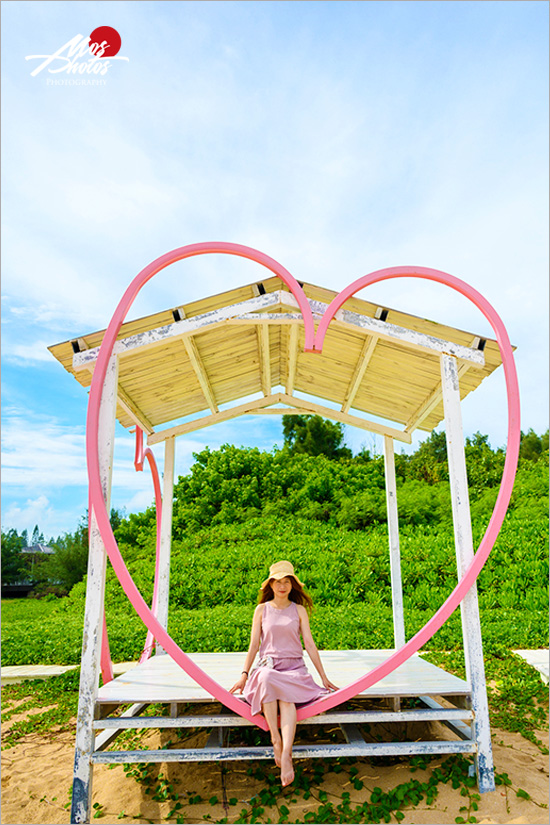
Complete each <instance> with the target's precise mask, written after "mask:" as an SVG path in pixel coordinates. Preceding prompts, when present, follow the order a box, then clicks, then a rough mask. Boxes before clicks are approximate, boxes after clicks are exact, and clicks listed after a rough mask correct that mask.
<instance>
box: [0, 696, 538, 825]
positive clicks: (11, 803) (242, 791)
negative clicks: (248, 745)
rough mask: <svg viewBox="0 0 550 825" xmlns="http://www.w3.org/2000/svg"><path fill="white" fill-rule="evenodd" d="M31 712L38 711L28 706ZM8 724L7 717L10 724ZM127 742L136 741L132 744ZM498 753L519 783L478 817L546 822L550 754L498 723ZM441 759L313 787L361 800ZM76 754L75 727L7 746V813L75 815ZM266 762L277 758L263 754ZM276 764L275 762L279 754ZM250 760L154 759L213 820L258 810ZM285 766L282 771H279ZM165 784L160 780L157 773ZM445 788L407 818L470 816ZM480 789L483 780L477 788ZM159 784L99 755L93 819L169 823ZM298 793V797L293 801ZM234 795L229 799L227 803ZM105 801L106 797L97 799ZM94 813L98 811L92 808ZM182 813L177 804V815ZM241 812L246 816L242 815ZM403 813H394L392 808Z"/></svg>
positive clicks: (200, 739) (152, 735) (195, 818)
mask: <svg viewBox="0 0 550 825" xmlns="http://www.w3.org/2000/svg"><path fill="white" fill-rule="evenodd" d="M29 712H32V711H29ZM6 727H7V726H6ZM432 730H433V731H435V732H436V733H437V734H438V735H439V737H440V738H442V739H448V738H452V737H453V735H452V733H451V732H450V731H449V730H448V729H447V728H444V727H443V726H442V725H439V724H437V725H436V726H434V727H433V729H432ZM538 736H539V738H540V739H542V741H544V742H547V740H548V733H547V732H545V731H539V732H538ZM170 737H172V739H173V738H174V732H171V733H170V732H169V731H160V732H159V731H148V732H146V733H145V734H143V739H142V742H143V744H144V745H147V746H148V747H152V748H158V747H163V746H165V745H166V743H167V741H168V739H169V738H170ZM205 739H206V733H205V732H204V731H201V732H197V733H196V734H192V738H191V739H189V740H188V743H187V744H188V745H189V746H192V747H201V746H202V745H204V742H205ZM126 747H128V746H126ZM493 753H494V761H495V769H496V771H497V772H499V773H503V772H506V773H507V774H508V776H509V777H510V780H511V782H512V785H511V787H508V788H505V787H503V786H497V789H496V791H494V792H492V793H487V794H483V795H482V796H481V799H480V801H479V803H478V804H479V810H478V811H477V812H476V811H473V810H472V811H471V815H475V816H476V819H477V822H478V823H482V824H483V825H492V824H493V823H503V825H504V823H507V825H512V824H514V825H520V823H521V824H522V825H538V823H547V822H548V821H549V820H548V781H549V777H548V756H544V755H543V754H541V752H540V751H539V749H538V748H537V747H536V746H535V745H533V744H531V743H530V742H529V741H527V740H525V739H524V738H523V737H521V735H520V734H513V733H508V732H505V731H501V730H498V729H493ZM444 758H446V757H443V758H442V759H441V760H438V761H436V760H434V761H433V762H431V763H430V764H429V766H428V769H427V770H417V771H415V772H411V771H410V768H409V766H408V765H405V764H396V765H391V766H383V767H379V766H373V765H372V764H371V763H370V762H369V760H367V759H358V760H357V762H356V764H355V766H354V767H355V768H357V770H358V773H357V778H358V779H360V780H362V781H363V783H364V787H363V788H362V789H361V790H355V788H354V787H353V784H352V781H351V778H350V776H349V773H347V771H349V768H347V767H346V768H344V769H343V771H342V772H341V773H339V774H334V773H329V774H327V775H326V777H325V779H324V782H323V783H322V784H321V785H320V786H318V787H317V788H314V795H318V793H319V790H322V791H324V792H325V793H326V794H327V798H328V801H330V802H333V804H334V805H335V806H336V805H338V804H340V803H341V798H342V793H343V792H344V791H348V792H349V793H350V798H351V803H352V806H353V807H354V806H355V805H357V804H361V803H363V802H365V801H369V800H370V795H371V793H372V790H373V789H374V788H375V787H379V788H382V790H385V791H389V790H391V789H392V788H395V787H396V786H397V785H399V784H400V783H406V782H409V781H411V780H412V779H416V780H418V781H420V782H425V781H427V779H428V778H429V776H430V772H431V770H432V769H433V768H434V767H435V766H436V765H437V764H439V763H440V762H441V761H443V759H444ZM73 759H74V729H72V730H70V731H62V732H56V731H55V730H54V731H52V732H51V733H50V734H48V736H38V735H36V734H29V735H27V736H26V737H25V738H24V739H22V740H21V741H20V742H18V743H17V744H16V745H15V746H14V747H12V748H10V749H7V750H4V751H3V753H2V812H1V821H2V823H13V824H14V825H15V824H16V823H17V825H23V823H52V824H55V825H61V823H66V822H67V823H68V822H70V813H69V809H68V807H66V806H67V805H68V802H69V794H70V789H71V784H72V770H73ZM262 764H263V765H267V764H268V763H267V762H265V763H262ZM269 764H272V765H273V770H274V772H276V768H275V766H274V763H269ZM296 764H298V765H299V764H306V765H308V766H312V765H313V764H314V763H313V762H312V761H311V760H303V761H302V762H299V761H297V763H296ZM249 765H250V763H248V762H230V763H225V766H224V767H225V773H224V771H223V770H222V765H221V764H219V763H204V764H190V763H187V764H184V763H179V764H176V763H167V764H162V765H154V766H151V771H152V775H153V776H154V777H157V776H158V775H159V774H160V775H162V777H164V778H165V779H167V780H169V782H170V783H171V784H172V786H173V788H174V791H176V792H178V793H179V794H180V795H181V801H182V802H184V806H183V808H182V809H181V810H180V811H178V814H177V815H179V816H180V817H181V819H180V821H181V822H186V823H192V822H205V819H204V817H205V816H206V815H208V816H210V817H211V821H214V822H215V821H217V820H218V821H219V820H222V819H223V818H224V817H228V820H227V821H228V822H235V821H236V820H237V819H239V818H240V817H239V814H240V812H241V811H242V810H243V808H244V809H247V810H250V806H249V804H248V803H249V801H250V799H251V797H253V796H254V795H255V794H256V793H257V792H258V791H259V790H260V789H261V788H263V787H265V784H266V783H265V780H262V781H259V780H257V779H255V778H253V777H250V776H248V775H247V773H246V771H247V768H248V767H249ZM276 775H278V773H277V774H276ZM155 785H158V781H157V782H156V783H155ZM277 787H278V790H279V792H280V795H279V798H278V800H277V803H278V805H279V806H280V805H283V804H284V805H286V806H287V807H288V808H289V811H290V813H289V817H288V821H289V822H290V823H292V822H295V821H296V819H298V818H299V819H301V820H303V817H304V814H305V813H307V811H308V810H309V811H315V810H317V808H318V807H319V806H320V804H321V802H320V801H319V800H318V799H316V798H314V796H312V797H310V798H309V799H308V800H304V799H303V794H300V795H299V796H298V797H294V796H293V795H292V793H291V792H289V791H288V790H287V791H286V792H285V793H284V794H283V792H282V790H281V788H280V786H277ZM518 788H522V789H523V790H525V791H526V792H527V793H528V794H529V795H530V799H528V800H526V799H520V798H517V796H516V790H517V789H518ZM438 790H439V793H438V795H437V797H436V798H435V799H434V801H433V803H432V804H431V805H427V804H426V802H425V801H423V802H420V803H419V804H418V806H416V807H411V806H409V807H404V808H403V809H402V811H403V813H404V815H405V818H404V819H403V823H405V825H408V823H410V824H411V825H413V823H426V825H432V823H433V825H446V823H454V822H455V817H457V816H463V817H465V818H466V814H465V813H464V811H460V808H461V806H463V805H465V803H466V802H467V800H466V799H465V797H463V796H461V795H460V790H459V789H457V790H453V788H452V787H451V786H450V783H448V784H442V783H440V784H439V785H438ZM187 792H193V793H194V794H200V795H201V796H202V797H203V799H204V800H205V801H204V802H203V803H201V804H193V805H189V804H188V803H187ZM473 792H476V789H475V788H474V789H473ZM152 795H153V792H150V793H149V794H147V793H145V786H144V785H142V784H138V783H137V782H136V780H135V779H134V778H132V777H128V776H127V775H126V773H125V772H124V768H123V766H122V765H117V766H115V767H109V766H107V765H99V766H97V767H96V768H95V769H94V788H93V803H94V804H95V805H96V808H95V809H94V813H98V812H99V813H100V814H101V816H99V817H96V818H92V822H98V823H99V822H101V823H130V822H132V823H145V822H153V823H161V822H165V821H166V817H167V816H168V814H169V813H170V811H171V810H172V809H173V808H174V805H175V802H173V801H165V802H163V801H159V800H154V799H152V798H151V797H152ZM214 796H216V797H217V798H218V800H219V801H218V802H217V803H216V804H210V803H209V801H208V800H209V799H210V798H212V797H214ZM234 798H236V799H237V800H238V802H237V804H236V805H229V804H228V801H229V800H231V799H234ZM293 799H297V801H296V802H293V801H292V800H293ZM224 801H225V805H224ZM97 806H100V807H97ZM92 816H93V815H92ZM268 817H270V818H271V820H272V821H273V822H278V820H279V812H278V811H277V809H276V808H269V807H266V808H265V813H264V815H263V816H262V820H263V821H264V822H266V821H267V818H268ZM170 821H172V822H174V823H175V822H176V814H174V815H173V816H172V818H171V820H170ZM241 821H242V820H241ZM392 821H393V822H395V819H393V818H392Z"/></svg>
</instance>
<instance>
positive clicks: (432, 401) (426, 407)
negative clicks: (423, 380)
mask: <svg viewBox="0 0 550 825" xmlns="http://www.w3.org/2000/svg"><path fill="white" fill-rule="evenodd" d="M469 369H470V364H468V363H464V364H461V365H460V367H459V368H458V377H459V379H460V378H462V376H463V375H465V374H466V373H467V372H468V370H469ZM442 398H443V389H442V387H441V384H440V383H438V384H437V386H436V387H435V388H434V390H433V391H432V392H431V393H430V394H429V395H428V397H427V398H426V400H425V401H423V402H422V404H421V405H420V406H419V407H418V409H417V410H416V411H415V412H414V413H413V415H411V417H410V418H409V420H408V421H407V424H406V425H405V432H408V433H410V432H413V431H414V430H416V428H417V427H419V426H420V425H421V424H422V422H423V421H424V420H425V419H426V418H427V417H428V416H429V415H430V413H431V412H432V411H433V410H434V409H435V408H436V407H437V405H438V404H439V403H441V399H442Z"/></svg>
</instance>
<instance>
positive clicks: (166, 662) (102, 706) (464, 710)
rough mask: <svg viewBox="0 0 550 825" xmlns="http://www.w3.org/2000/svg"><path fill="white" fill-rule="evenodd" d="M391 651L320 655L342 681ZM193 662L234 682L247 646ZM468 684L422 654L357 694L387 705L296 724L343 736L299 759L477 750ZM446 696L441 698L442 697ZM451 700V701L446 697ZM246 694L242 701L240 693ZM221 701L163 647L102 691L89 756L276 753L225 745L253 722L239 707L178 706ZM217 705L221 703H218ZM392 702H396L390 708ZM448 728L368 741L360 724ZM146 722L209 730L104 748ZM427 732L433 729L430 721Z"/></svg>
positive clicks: (303, 750)
mask: <svg viewBox="0 0 550 825" xmlns="http://www.w3.org/2000/svg"><path fill="white" fill-rule="evenodd" d="M391 652H392V651H391V650H324V651H323V652H322V659H323V664H324V667H325V670H326V671H327V674H328V676H329V678H330V679H331V680H332V681H334V682H335V683H336V684H339V685H342V686H344V685H346V684H349V683H350V682H352V681H354V680H355V679H358V678H359V677H360V676H361V675H363V674H364V673H366V672H367V671H369V670H371V669H372V668H373V667H375V666H376V665H378V664H380V663H381V662H383V661H384V660H385V659H387V658H388V656H389V655H390V653H391ZM190 656H191V658H192V659H193V661H194V662H195V663H196V664H197V665H199V667H201V668H203V669H204V670H205V671H206V672H207V673H208V674H209V675H210V676H212V677H213V678H214V679H216V680H217V681H219V683H220V684H222V685H224V686H225V687H228V688H229V687H231V686H232V685H233V684H234V683H235V682H236V681H237V679H238V678H239V676H240V674H241V671H242V664H243V661H244V658H245V653H193V654H190ZM305 659H306V664H307V667H308V669H309V670H310V672H311V673H312V675H316V674H315V670H314V668H313V666H312V664H311V662H310V660H309V657H307V654H306V656H305ZM470 696H471V690H470V686H469V685H468V683H467V682H465V681H464V680H463V679H459V678H457V677H456V676H453V675H452V674H450V673H447V672H446V671H444V670H442V668H439V667H436V666H435V665H432V664H430V663H429V662H426V661H425V660H424V659H422V658H421V657H420V656H419V655H418V654H417V655H415V656H413V657H411V658H410V659H409V660H408V661H407V662H405V663H404V664H403V665H401V667H399V668H397V669H396V670H395V671H394V672H393V673H391V674H390V675H389V676H387V677H386V678H385V679H382V680H381V681H380V682H378V683H377V684H376V685H373V686H372V687H371V688H368V689H367V690H365V691H363V692H362V693H360V694H358V698H360V699H364V700H367V699H377V700H379V699H390V703H389V705H390V707H389V708H387V707H386V708H384V707H378V708H376V709H373V707H372V704H371V705H369V703H368V702H365V703H364V706H363V707H361V709H358V708H357V709H355V710H347V709H345V707H344V708H338V707H336V708H334V709H332V710H329V711H327V712H326V713H322V714H319V715H317V716H314V717H312V718H310V719H304V720H302V721H301V722H299V723H298V724H300V725H304V726H307V725H314V726H329V727H330V726H334V725H337V726H338V727H339V728H340V729H341V731H342V734H343V741H342V742H340V743H334V744H328V743H326V744H318V743H316V742H315V741H312V742H311V743H309V744H300V745H296V747H295V748H294V754H295V756H296V757H298V758H319V757H321V758H323V757H324V758H326V757H333V756H376V755H380V754H386V755H395V756H399V755H401V756H404V755H409V754H414V753H432V754H442V753H473V754H476V752H477V743H476V741H475V736H474V732H473V729H472V726H473V723H474V714H473V712H472V710H471V709H470V703H469V700H470ZM406 697H416V698H417V699H419V700H420V701H419V702H418V703H416V706H415V707H414V708H406V707H402V706H401V702H400V700H401V699H402V698H406ZM443 697H444V698H443ZM449 700H450V701H449ZM243 701H244V700H243ZM193 702H200V703H204V702H206V703H212V702H216V700H215V699H213V698H212V696H210V694H208V693H207V692H206V691H205V690H204V689H203V688H201V687H200V686H199V685H197V684H196V683H195V682H194V681H193V680H192V679H191V678H190V677H189V676H188V675H187V674H186V673H185V671H183V670H182V669H181V668H180V667H179V666H178V665H177V664H176V663H175V662H174V661H173V659H172V658H171V657H170V656H168V655H166V654H164V655H158V656H153V657H152V658H151V659H149V661H147V662H144V663H143V664H141V665H136V667H134V668H132V669H131V670H127V671H126V672H124V673H122V674H121V675H119V676H117V677H116V678H115V679H113V680H112V681H111V682H109V683H108V684H106V685H104V686H103V687H101V688H100V690H99V696H98V699H97V703H96V714H95V717H96V718H95V720H94V722H93V728H94V731H100V732H99V733H98V734H97V735H96V738H95V747H94V751H93V753H92V754H91V760H92V762H94V763H96V762H136V761H139V762H142V761H150V762H159V761H160V762H164V761H195V762H202V761H210V760H216V761H225V760H235V759H236V760H240V759H272V758H273V749H272V748H271V747H267V746H260V747H250V746H245V747H243V746H231V747H228V734H227V732H228V731H229V730H230V729H231V728H238V727H243V726H249V725H251V724H252V723H251V722H250V721H249V720H248V719H245V718H243V717H241V716H238V715H237V714H235V713H234V712H232V711H230V710H228V709H224V708H223V706H222V707H221V709H220V710H217V711H215V712H214V713H213V714H210V713H206V714H205V713H203V714H200V715H196V714H192V713H187V714H186V715H183V716H180V715H178V712H181V710H184V709H185V705H186V703H193ZM130 703H132V704H131V706H130V707H129V708H127V709H126V710H125V711H124V713H123V715H122V716H111V715H110V714H111V712H112V711H113V710H114V709H115V708H116V707H118V706H119V705H125V704H130ZM152 703H154V704H170V716H142V715H141V714H142V712H143V711H144V710H145V709H146V708H147V706H148V705H150V704H152ZM218 704H219V703H218ZM392 708H393V709H392ZM435 721H439V722H442V723H443V724H445V725H446V726H447V727H449V728H450V729H451V730H452V731H453V733H454V734H455V735H456V738H454V739H452V740H449V741H441V740H437V739H435V740H434V739H429V738H428V739H427V740H424V741H414V742H394V741H391V742H383V743H382V742H373V741H366V740H365V737H364V735H363V733H362V732H361V730H360V729H359V728H358V727H357V726H358V725H364V724H369V723H371V724H372V723H375V724H376V723H381V722H383V723H388V722H401V723H403V722H426V723H429V722H435ZM129 728H133V729H144V728H149V729H151V728H156V729H166V728H176V729H177V728H207V729H208V730H210V731H211V733H210V735H209V737H208V741H207V743H206V745H205V746H204V747H202V748H183V749H164V750H161V751H153V750H151V751H141V750H140V751H135V752H134V751H113V750H109V751H106V748H107V747H108V745H110V744H111V743H112V742H113V741H114V740H115V739H116V737H117V736H118V734H119V733H120V732H121V731H122V730H127V729H129ZM426 733H428V734H429V728H428V727H427V728H426Z"/></svg>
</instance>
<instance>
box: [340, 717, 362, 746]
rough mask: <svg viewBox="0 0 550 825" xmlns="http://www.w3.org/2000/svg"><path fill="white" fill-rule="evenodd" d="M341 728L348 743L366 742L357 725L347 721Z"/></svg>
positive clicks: (360, 743) (359, 743)
mask: <svg viewBox="0 0 550 825" xmlns="http://www.w3.org/2000/svg"><path fill="white" fill-rule="evenodd" d="M340 729H341V731H342V733H343V734H344V738H345V740H346V742H347V743H348V745H360V746H362V745H364V744H365V737H364V736H363V734H362V733H361V731H360V730H359V728H358V727H357V725H350V724H349V723H345V724H343V725H340ZM361 749H362V748H361Z"/></svg>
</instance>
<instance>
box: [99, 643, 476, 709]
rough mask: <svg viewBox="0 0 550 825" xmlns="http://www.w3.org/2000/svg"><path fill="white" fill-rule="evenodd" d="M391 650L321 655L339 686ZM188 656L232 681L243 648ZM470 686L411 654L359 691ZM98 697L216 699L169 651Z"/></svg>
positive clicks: (449, 690) (450, 692)
mask: <svg viewBox="0 0 550 825" xmlns="http://www.w3.org/2000/svg"><path fill="white" fill-rule="evenodd" d="M393 652H394V651H393V649H392V650H322V651H321V659H322V662H323V665H324V668H325V670H326V672H327V675H328V677H329V679H331V680H332V681H333V682H334V683H335V684H337V685H338V686H343V685H347V684H350V683H351V682H354V681H356V680H357V679H359V678H360V677H361V676H363V675H364V674H365V673H367V672H368V671H370V670H372V668H374V667H376V666H377V665H379V664H381V663H382V662H384V661H386V659H387V658H388V657H389V656H390V655H391V654H392V653H393ZM188 655H189V656H190V657H191V659H192V660H193V661H194V662H195V663H196V664H197V665H198V666H199V667H200V668H201V669H202V670H204V671H205V672H206V673H208V674H209V675H210V676H211V677H212V678H213V679H215V680H216V681H217V682H219V684H221V685H224V686H226V687H231V685H234V684H235V682H236V681H237V679H238V678H239V676H240V674H241V671H242V668H243V662H244V660H245V657H246V653H245V652H244V651H243V652H234V653H189V654H188ZM304 660H305V662H306V665H307V667H308V670H309V671H310V673H311V674H312V676H313V678H314V679H316V678H317V679H318V677H316V674H317V671H316V670H315V668H314V667H313V665H312V664H311V662H310V660H309V657H308V655H307V653H306V654H305V655H304ZM469 692H470V686H469V684H468V683H467V682H465V681H464V680H463V679H459V678H458V677H457V676H454V675H453V674H451V673H446V672H445V671H444V670H442V669H441V668H438V667H436V666H435V665H432V664H431V663H429V662H426V661H425V660H424V659H422V658H421V657H420V656H412V657H411V658H410V659H408V660H407V661H406V662H404V663H403V664H402V665H400V666H399V667H398V668H396V670H394V671H393V672H392V673H390V674H389V675H388V676H386V677H385V678H384V679H382V680H380V682H378V683H377V684H375V685H373V686H372V687H370V688H367V689H366V690H365V691H363V692H362V693H361V694H360V695H361V696H368V697H371V696H376V697H378V696H382V697H386V696H417V695H419V693H422V694H423V695H432V696H460V695H467V694H469ZM98 701H99V702H101V703H104V702H106V703H115V702H118V703H119V704H126V703H128V704H130V703H132V702H144V701H148V702H150V703H151V702H180V703H183V702H214V701H215V700H214V699H213V698H212V696H211V695H210V694H209V693H208V692H207V691H206V690H204V688H202V687H201V686H200V685H198V684H197V683H196V682H195V681H194V680H193V679H192V678H191V677H190V676H188V675H187V674H186V673H185V671H184V670H182V669H181V668H180V667H179V666H178V665H177V664H176V663H175V662H174V661H173V659H172V658H171V657H170V656H153V657H152V658H151V659H149V660H148V661H146V662H143V663H142V664H140V665H137V666H136V667H135V668H133V669H132V670H128V671H125V672H124V673H122V674H121V675H120V676H117V678H115V679H113V680H112V681H111V682H108V683H107V684H106V685H103V686H102V687H101V688H100V689H99V694H98Z"/></svg>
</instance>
